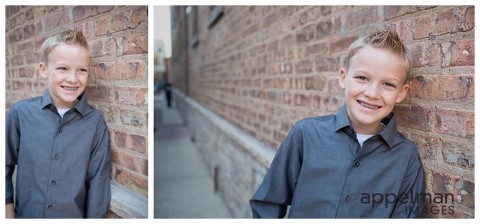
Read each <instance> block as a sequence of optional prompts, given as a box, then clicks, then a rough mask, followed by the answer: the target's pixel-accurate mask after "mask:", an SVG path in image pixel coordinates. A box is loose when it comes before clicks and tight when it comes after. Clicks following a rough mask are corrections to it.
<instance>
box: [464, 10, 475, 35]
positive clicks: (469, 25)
mask: <svg viewBox="0 0 480 224" xmlns="http://www.w3.org/2000/svg"><path fill="white" fill-rule="evenodd" d="M474 27H475V7H474V6H470V7H468V8H467V12H466V13H465V29H464V31H467V30H472V29H473V28H474ZM462 31H463V30H462Z"/></svg>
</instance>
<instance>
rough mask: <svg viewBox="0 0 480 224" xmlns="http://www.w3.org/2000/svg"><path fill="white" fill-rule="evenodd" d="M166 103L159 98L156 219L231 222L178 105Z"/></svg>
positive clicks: (155, 168)
mask: <svg viewBox="0 0 480 224" xmlns="http://www.w3.org/2000/svg"><path fill="white" fill-rule="evenodd" d="M165 101H166V100H165V97H164V93H163V92H162V93H160V94H158V95H155V102H154V108H155V109H154V112H155V113H154V117H155V119H154V122H155V127H156V132H155V138H154V141H155V142H154V150H155V151H154V186H155V188H154V218H231V217H232V215H231V213H230V211H229V210H228V208H227V207H226V205H225V203H224V202H223V200H222V198H221V197H220V196H219V195H217V194H215V192H214V181H213V179H212V177H211V176H210V175H209V174H208V171H207V168H206V166H205V165H204V163H203V161H202V159H201V157H200V154H199V152H198V150H197V149H196V147H195V145H193V144H192V142H191V141H190V134H189V131H188V129H187V127H186V126H185V124H184V122H183V120H182V118H181V116H180V114H179V113H178V111H177V109H176V108H175V103H174V102H173V103H172V107H171V108H167V106H166V102H165Z"/></svg>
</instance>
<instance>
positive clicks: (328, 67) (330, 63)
mask: <svg viewBox="0 0 480 224" xmlns="http://www.w3.org/2000/svg"><path fill="white" fill-rule="evenodd" d="M340 67H341V66H340V64H339V59H338V58H336V57H326V56H324V55H321V56H317V57H315V71H316V72H338V71H340Z"/></svg>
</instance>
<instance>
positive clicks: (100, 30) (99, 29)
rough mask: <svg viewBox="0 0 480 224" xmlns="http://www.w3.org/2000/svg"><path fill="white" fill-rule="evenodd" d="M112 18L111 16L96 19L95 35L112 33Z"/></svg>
mask: <svg viewBox="0 0 480 224" xmlns="http://www.w3.org/2000/svg"><path fill="white" fill-rule="evenodd" d="M111 23H112V19H111V18H110V17H104V18H99V19H98V20H96V21H95V35H96V36H102V35H105V34H107V35H110V29H111Z"/></svg>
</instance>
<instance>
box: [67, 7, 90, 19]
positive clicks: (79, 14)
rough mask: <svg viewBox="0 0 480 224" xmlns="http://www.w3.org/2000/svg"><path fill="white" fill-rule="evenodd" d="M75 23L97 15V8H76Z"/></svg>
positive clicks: (74, 11)
mask: <svg viewBox="0 0 480 224" xmlns="http://www.w3.org/2000/svg"><path fill="white" fill-rule="evenodd" d="M72 13H73V21H74V22H78V21H79V20H82V19H85V18H88V17H90V16H92V15H94V14H95V6H75V7H74V8H73V10H72Z"/></svg>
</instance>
